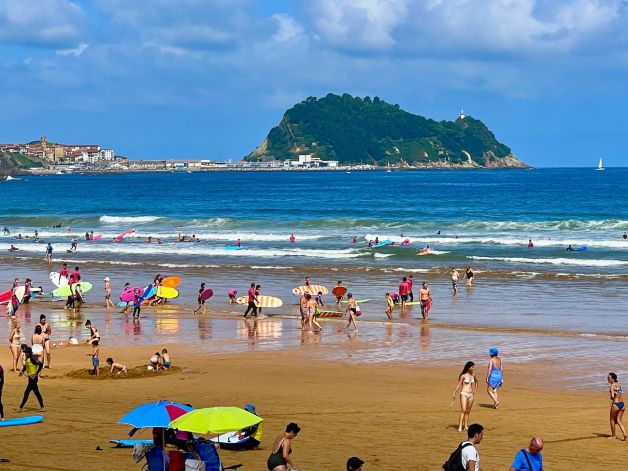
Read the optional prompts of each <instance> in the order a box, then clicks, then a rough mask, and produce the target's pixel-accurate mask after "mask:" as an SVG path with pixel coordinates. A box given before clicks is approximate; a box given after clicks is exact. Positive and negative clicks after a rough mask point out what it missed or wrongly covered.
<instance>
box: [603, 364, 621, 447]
mask: <svg viewBox="0 0 628 471" xmlns="http://www.w3.org/2000/svg"><path fill="white" fill-rule="evenodd" d="M606 380H607V381H608V383H609V384H610V386H609V388H608V392H609V394H610V396H611V412H610V419H611V436H610V437H609V438H617V436H616V435H615V426H616V425H619V430H621V433H623V434H624V438H623V439H622V440H624V441H625V440H626V429H625V428H624V424H623V423H622V422H621V419H622V418H623V416H624V411H625V410H626V406H625V405H624V391H622V389H621V385H620V384H619V382H618V381H617V375H616V374H615V373H609V374H608V376H607V377H606Z"/></svg>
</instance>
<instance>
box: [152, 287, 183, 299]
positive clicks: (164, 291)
mask: <svg viewBox="0 0 628 471" xmlns="http://www.w3.org/2000/svg"><path fill="white" fill-rule="evenodd" d="M157 296H158V297H160V298H164V299H174V298H178V297H179V292H178V291H177V290H176V289H174V288H168V287H167V286H160V287H158V288H157Z"/></svg>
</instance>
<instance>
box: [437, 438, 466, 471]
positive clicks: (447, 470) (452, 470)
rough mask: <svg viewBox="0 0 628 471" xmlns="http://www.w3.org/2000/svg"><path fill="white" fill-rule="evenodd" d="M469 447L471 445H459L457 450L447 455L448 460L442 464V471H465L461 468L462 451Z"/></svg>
mask: <svg viewBox="0 0 628 471" xmlns="http://www.w3.org/2000/svg"><path fill="white" fill-rule="evenodd" d="M468 446H471V443H464V444H463V443H461V444H460V445H458V448H456V449H455V450H454V452H453V453H452V454H451V455H449V459H448V460H447V461H445V463H444V464H443V470H444V471H465V469H464V468H463V466H462V449H463V448H466V447H468Z"/></svg>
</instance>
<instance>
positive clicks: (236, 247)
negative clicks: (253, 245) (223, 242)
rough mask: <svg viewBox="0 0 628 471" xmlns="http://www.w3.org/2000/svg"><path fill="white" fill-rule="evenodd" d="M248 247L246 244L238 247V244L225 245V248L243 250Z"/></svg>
mask: <svg viewBox="0 0 628 471" xmlns="http://www.w3.org/2000/svg"><path fill="white" fill-rule="evenodd" d="M244 248H246V247H245V246H244V245H241V246H240V247H238V246H237V245H228V246H227V247H225V250H242V249H244Z"/></svg>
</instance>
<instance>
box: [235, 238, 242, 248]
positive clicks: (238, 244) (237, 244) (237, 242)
mask: <svg viewBox="0 0 628 471" xmlns="http://www.w3.org/2000/svg"><path fill="white" fill-rule="evenodd" d="M235 245H236V247H241V243H240V239H238V240H237V241H236V243H235Z"/></svg>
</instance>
